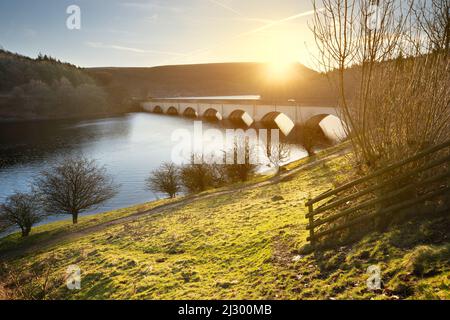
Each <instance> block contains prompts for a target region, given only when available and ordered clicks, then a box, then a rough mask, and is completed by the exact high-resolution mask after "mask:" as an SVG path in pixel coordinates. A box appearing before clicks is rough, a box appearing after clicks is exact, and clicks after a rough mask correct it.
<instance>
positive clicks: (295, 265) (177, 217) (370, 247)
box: [0, 155, 450, 299]
mask: <svg viewBox="0 0 450 320" xmlns="http://www.w3.org/2000/svg"><path fill="white" fill-rule="evenodd" d="M317 159H318V160H319V161H317V162H311V160H302V161H300V162H299V163H297V164H295V165H294V166H293V165H291V166H289V167H288V168H287V169H288V170H292V172H293V173H292V174H289V172H288V174H286V175H285V176H284V178H282V179H281V181H279V180H277V181H276V183H264V184H259V185H254V186H248V187H242V186H241V187H236V186H235V187H234V188H235V189H234V190H233V189H231V190H230V191H229V192H222V193H217V194H214V193H208V194H206V195H204V196H198V197H197V198H195V199H187V200H186V201H185V202H181V203H180V204H179V205H175V204H169V205H168V206H167V207H161V208H160V209H157V210H153V211H152V210H151V206H152V205H151V204H149V205H145V206H140V207H136V208H130V209H125V210H121V211H118V212H113V213H109V214H108V215H107V216H105V217H104V218H101V216H98V217H97V218H92V217H89V218H83V219H82V221H81V222H80V225H79V226H76V227H71V226H70V225H69V223H67V222H66V223H61V222H60V223H56V224H53V225H47V226H42V227H39V228H36V229H35V230H34V231H33V234H32V235H31V238H30V239H28V240H25V243H23V245H25V246H28V248H30V251H29V252H27V255H26V256H24V257H17V256H16V257H14V258H13V260H9V261H7V264H6V265H3V267H2V270H0V272H2V277H0V278H1V279H3V280H2V283H0V289H1V288H3V294H4V295H5V296H9V297H11V295H13V297H14V294H16V297H20V292H22V295H23V294H28V295H33V297H35V298H41V299H42V298H47V299H61V298H62V299H129V298H132V299H318V298H323V299H348V298H351V299H408V298H417V299H424V298H426V299H449V298H450V263H449V262H450V241H449V238H448V234H449V230H450V219H449V218H448V215H447V216H440V217H430V218H429V219H426V220H423V219H417V220H412V221H410V222H409V223H407V224H405V225H403V226H397V227H392V228H391V229H390V230H388V231H387V232H386V233H384V234H379V233H372V234H369V235H367V236H365V237H364V238H363V239H361V240H360V241H357V242H355V243H351V244H347V245H345V246H341V247H338V248H334V249H329V250H324V251H320V252H317V253H311V252H309V251H308V249H307V248H308V245H307V243H306V237H307V231H306V230H305V225H306V223H307V220H306V219H305V213H306V209H305V206H304V203H305V202H306V201H307V199H308V198H309V197H310V196H314V195H318V194H320V193H321V192H324V191H325V190H328V189H329V188H331V187H333V185H336V184H337V183H339V182H342V180H345V179H346V178H347V177H346V174H348V173H349V172H351V168H352V167H353V165H352V164H351V163H349V160H348V159H349V158H348V157H346V156H342V155H336V156H334V157H328V158H326V159H325V158H323V155H322V156H318V158H317ZM321 159H322V160H321ZM296 166H299V167H297V169H294V167H296ZM147 210H149V211H147ZM127 215H129V217H128V218H127V217H126V216H127ZM130 215H131V216H130ZM133 215H134V216H133ZM124 217H125V218H124ZM119 218H121V219H123V220H115V221H116V222H114V219H119ZM93 219H99V221H97V222H98V223H100V222H101V221H104V219H109V220H110V221H111V223H107V224H103V225H102V226H99V227H97V228H91V229H89V226H92V224H93V223H95V221H93ZM83 226H84V227H85V228H86V229H85V230H84V231H83V230H80V228H83ZM71 228H77V229H76V230H73V229H71ZM58 232H59V233H61V232H64V233H67V236H65V237H63V238H58V237H56V236H55V235H57V234H58ZM52 236H55V238H54V241H53V242H52V243H53V244H52V245H50V246H45V247H40V248H39V243H40V241H43V240H45V239H46V238H47V239H48V238H49V237H52ZM21 243H22V240H20V239H19V237H18V236H17V235H14V236H10V237H8V238H6V239H3V240H1V241H0V255H1V254H2V253H1V252H2V250H3V252H5V251H4V250H5V249H6V248H9V249H11V248H14V247H20V245H21ZM21 252H25V251H21ZM72 264H76V265H78V266H79V267H80V268H81V272H82V284H81V286H82V289H81V290H80V291H73V292H71V291H69V290H68V289H67V288H66V287H65V284H64V276H65V270H66V268H67V267H68V266H69V265H72ZM371 265H378V266H380V268H381V271H382V283H383V289H381V290H378V291H369V290H368V289H367V286H366V281H367V279H368V274H367V273H366V270H367V268H368V267H369V266H371ZM42 283H47V287H46V290H45V293H43V291H42V286H41V284H42ZM17 288H20V289H21V291H20V292H19V290H18V289H17ZM0 291H1V290H0Z"/></svg>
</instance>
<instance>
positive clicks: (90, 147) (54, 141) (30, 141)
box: [0, 113, 305, 223]
mask: <svg viewBox="0 0 450 320" xmlns="http://www.w3.org/2000/svg"><path fill="white" fill-rule="evenodd" d="M203 128H204V130H207V129H210V128H219V129H220V130H224V129H223V128H220V127H218V126H215V125H214V124H209V123H206V122H203ZM174 129H187V130H189V131H190V132H192V131H193V121H192V120H190V119H185V118H182V117H170V116H167V115H156V114H148V113H133V114H128V115H125V116H120V117H110V118H105V119H93V120H84V121H51V122H36V123H21V124H17V123H16V124H12V123H11V124H5V123H3V124H1V125H0V202H2V201H3V200H4V199H5V198H6V197H7V196H8V195H10V194H12V193H13V192H15V191H25V192H26V191H29V185H30V182H31V180H32V178H33V176H35V175H37V174H38V173H39V172H40V171H42V170H43V169H45V168H47V167H48V165H49V164H51V163H52V162H54V161H55V160H57V159H58V158H59V157H61V156H62V155H65V154H83V155H86V156H88V157H90V158H93V159H96V160H97V161H98V162H99V163H100V164H102V165H105V166H106V168H107V170H108V172H109V173H110V174H111V175H112V176H113V177H114V180H115V182H117V183H118V184H120V191H119V194H118V195H117V196H116V197H115V198H113V199H112V200H110V201H108V202H106V203H105V204H103V205H102V206H101V207H99V208H97V209H96V210H92V211H90V212H88V213H85V214H92V213H98V212H103V211H107V210H113V209H117V208H123V207H127V206H131V205H133V204H138V203H142V202H147V201H151V200H154V199H156V198H158V197H162V195H156V194H154V193H152V192H151V191H148V190H146V188H145V179H146V178H147V177H148V174H149V173H150V171H151V170H153V169H155V168H157V167H159V165H160V164H161V163H162V162H164V161H170V160H171V153H172V149H173V147H174V146H175V145H176V144H177V142H173V141H172V140H171V135H172V132H173V130H174ZM292 149H293V150H292V153H291V156H292V158H301V157H303V156H305V153H304V152H303V150H302V149H301V148H299V147H294V146H293V147H292ZM69 218H70V216H66V215H63V216H61V215H57V216H52V217H49V218H48V219H47V220H46V221H44V223H45V222H49V221H55V220H62V219H69Z"/></svg>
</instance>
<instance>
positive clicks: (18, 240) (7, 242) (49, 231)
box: [0, 199, 173, 252]
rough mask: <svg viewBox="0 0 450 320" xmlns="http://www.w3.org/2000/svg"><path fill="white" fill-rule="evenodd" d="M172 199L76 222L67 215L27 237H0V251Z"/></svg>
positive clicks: (16, 235)
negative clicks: (63, 218)
mask: <svg viewBox="0 0 450 320" xmlns="http://www.w3.org/2000/svg"><path fill="white" fill-rule="evenodd" d="M170 201H173V199H162V200H157V201H153V202H148V203H143V204H139V205H136V206H132V207H129V208H122V209H117V210H113V211H109V212H105V213H101V214H94V215H89V216H81V217H79V218H78V224H76V225H74V224H73V223H72V218H71V216H70V215H67V216H66V217H67V219H65V220H62V221H57V222H52V223H47V224H43V225H40V226H37V227H33V228H32V229H31V233H30V235H29V236H28V237H26V238H22V236H21V234H20V233H19V232H16V233H13V234H11V235H9V236H6V237H4V238H2V239H0V252H1V251H4V250H5V251H7V250H10V249H15V248H17V247H18V246H24V247H25V246H27V245H32V244H36V243H39V242H40V241H44V240H47V239H49V238H51V237H54V236H58V235H60V234H65V233H68V232H73V231H78V230H82V229H84V228H87V227H91V226H95V225H97V224H99V223H103V222H108V221H112V220H115V219H119V218H123V217H127V216H130V215H133V214H136V213H139V212H142V211H146V210H150V209H152V208H154V207H156V206H159V205H162V204H165V203H169V202H170Z"/></svg>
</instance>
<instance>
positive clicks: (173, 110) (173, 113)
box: [166, 106, 178, 116]
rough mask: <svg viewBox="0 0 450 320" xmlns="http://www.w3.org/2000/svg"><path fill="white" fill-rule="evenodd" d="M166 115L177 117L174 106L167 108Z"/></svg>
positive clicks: (176, 110)
mask: <svg viewBox="0 0 450 320" xmlns="http://www.w3.org/2000/svg"><path fill="white" fill-rule="evenodd" d="M166 113H167V114H168V115H170V116H177V115H178V109H177V108H175V107H174V106H171V107H169V109H167V112H166Z"/></svg>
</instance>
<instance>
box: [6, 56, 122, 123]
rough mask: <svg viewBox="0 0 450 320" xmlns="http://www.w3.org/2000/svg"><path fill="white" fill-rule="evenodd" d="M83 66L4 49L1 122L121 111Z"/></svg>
mask: <svg viewBox="0 0 450 320" xmlns="http://www.w3.org/2000/svg"><path fill="white" fill-rule="evenodd" d="M112 102H113V101H111V99H109V96H108V93H107V91H106V90H105V89H104V88H102V87H100V86H99V85H98V84H97V82H96V80H95V79H93V78H92V77H91V76H89V75H88V74H87V73H86V72H85V71H84V70H83V69H81V68H78V67H76V66H74V65H71V64H69V63H63V62H61V61H59V60H56V59H54V58H52V57H48V56H44V55H40V56H39V57H38V58H36V59H32V58H28V57H25V56H22V55H19V54H14V53H11V52H8V51H4V50H0V121H2V120H37V119H52V118H73V117H85V116H91V115H98V114H108V113H112V112H117V108H115V106H114V104H113V103H112Z"/></svg>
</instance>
